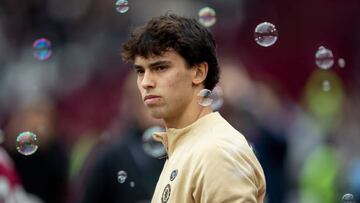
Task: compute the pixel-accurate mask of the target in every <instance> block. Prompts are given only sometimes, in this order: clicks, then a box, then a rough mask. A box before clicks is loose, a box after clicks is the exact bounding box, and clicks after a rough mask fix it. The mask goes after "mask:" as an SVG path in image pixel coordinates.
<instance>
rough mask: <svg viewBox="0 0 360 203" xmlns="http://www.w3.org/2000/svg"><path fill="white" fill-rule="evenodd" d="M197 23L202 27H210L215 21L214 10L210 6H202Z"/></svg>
mask: <svg viewBox="0 0 360 203" xmlns="http://www.w3.org/2000/svg"><path fill="white" fill-rule="evenodd" d="M198 16H199V23H200V24H201V25H203V26H204V27H211V26H213V25H214V24H215V23H216V12H215V10H214V9H212V8H210V7H204V8H202V9H200V10H199V12H198Z"/></svg>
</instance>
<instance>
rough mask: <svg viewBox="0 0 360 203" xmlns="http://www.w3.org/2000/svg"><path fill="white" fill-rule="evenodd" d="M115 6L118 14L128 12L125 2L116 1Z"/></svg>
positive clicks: (126, 2) (127, 3) (125, 0)
mask: <svg viewBox="0 0 360 203" xmlns="http://www.w3.org/2000/svg"><path fill="white" fill-rule="evenodd" d="M115 6H116V10H117V12H119V13H126V12H127V11H128V10H129V2H128V1H127V0H117V1H116V3H115Z"/></svg>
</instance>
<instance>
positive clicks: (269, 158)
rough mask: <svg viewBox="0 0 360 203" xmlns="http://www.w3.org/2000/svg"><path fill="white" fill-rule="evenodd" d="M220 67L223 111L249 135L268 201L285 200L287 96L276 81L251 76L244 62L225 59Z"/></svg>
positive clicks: (275, 202) (276, 202) (225, 115)
mask: <svg viewBox="0 0 360 203" xmlns="http://www.w3.org/2000/svg"><path fill="white" fill-rule="evenodd" d="M221 67H222V69H221V71H222V72H221V77H220V86H221V87H222V88H223V89H224V106H223V108H222V109H221V110H220V111H221V112H222V114H223V115H224V117H226V118H227V119H228V120H229V123H231V124H232V125H233V126H234V127H235V128H236V129H238V130H239V131H240V132H242V133H243V134H245V135H247V139H248V141H249V142H250V145H251V146H252V147H253V150H254V151H255V154H256V156H257V157H258V159H259V161H260V163H261V166H262V167H263V170H264V173H265V178H266V185H267V191H266V199H267V202H268V203H283V202H285V194H286V185H287V181H286V178H287V177H286V172H285V163H286V156H287V148H288V144H287V140H286V125H284V124H285V123H286V121H284V118H285V108H284V105H283V104H284V103H285V101H286V99H285V98H280V96H282V95H280V93H279V92H275V89H272V87H273V86H275V84H274V83H273V84H271V83H269V84H266V85H265V83H263V82H259V81H254V80H253V79H252V78H250V76H249V75H248V74H247V72H246V70H245V67H243V66H242V64H241V63H236V62H234V61H226V60H225V61H224V62H223V63H222V64H221ZM281 99H282V100H281Z"/></svg>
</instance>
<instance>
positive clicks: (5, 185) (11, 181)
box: [0, 146, 43, 203]
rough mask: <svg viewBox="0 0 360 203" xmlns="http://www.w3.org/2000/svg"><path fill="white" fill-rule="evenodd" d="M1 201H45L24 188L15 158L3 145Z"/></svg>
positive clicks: (29, 202)
mask: <svg viewBox="0 0 360 203" xmlns="http://www.w3.org/2000/svg"><path fill="white" fill-rule="evenodd" d="M0 202H1V203H15V202H16V203H18V202H19V203H20V202H21V203H43V201H41V200H40V199H39V198H38V197H36V196H35V195H32V194H29V193H27V192H26V191H25V190H24V188H23V185H22V183H21V180H20V177H19V175H18V173H17V171H16V168H15V166H14V163H13V160H11V157H10V156H9V155H8V153H7V152H6V151H5V150H4V149H3V147H2V146H0Z"/></svg>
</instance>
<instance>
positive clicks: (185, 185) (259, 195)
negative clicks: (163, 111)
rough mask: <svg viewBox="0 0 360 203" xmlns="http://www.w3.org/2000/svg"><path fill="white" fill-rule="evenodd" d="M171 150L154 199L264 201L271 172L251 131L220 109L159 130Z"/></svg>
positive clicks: (155, 202)
mask: <svg viewBox="0 0 360 203" xmlns="http://www.w3.org/2000/svg"><path fill="white" fill-rule="evenodd" d="M154 138H155V139H156V140H158V141H161V142H162V143H163V145H164V146H165V149H166V150H167V153H168V159H167V160H166V162H165V165H164V168H163V170H162V172H161V175H160V178H159V180H158V183H157V185H156V188H155V192H154V195H153V198H152V201H151V203H253V202H257V203H262V202H263V201H264V196H265V188H266V186H265V185H266V184H265V176H264V172H263V170H262V168H261V166H260V163H259V162H258V160H257V158H256V156H255V154H254V153H253V151H252V149H251V148H250V147H249V145H248V143H247V141H246V139H245V137H244V136H243V135H242V134H241V133H239V132H238V131H237V130H236V129H234V128H233V127H232V126H231V125H230V124H229V123H228V122H227V121H226V120H225V119H224V118H223V117H222V116H221V115H220V114H219V113H218V112H213V113H210V114H208V115H205V116H203V117H201V118H200V119H198V120H197V121H195V122H194V123H192V124H190V125H189V126H187V127H185V128H182V129H175V128H168V129H167V131H166V132H163V133H155V134H154Z"/></svg>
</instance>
